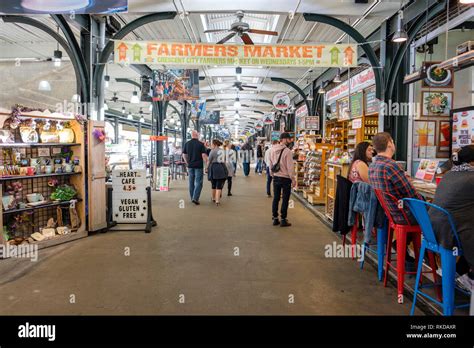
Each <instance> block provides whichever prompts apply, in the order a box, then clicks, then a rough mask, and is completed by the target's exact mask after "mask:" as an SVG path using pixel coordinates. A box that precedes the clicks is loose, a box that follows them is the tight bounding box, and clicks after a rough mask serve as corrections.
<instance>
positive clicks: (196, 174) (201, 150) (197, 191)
mask: <svg viewBox="0 0 474 348" xmlns="http://www.w3.org/2000/svg"><path fill="white" fill-rule="evenodd" d="M191 138H192V139H191V140H190V141H188V142H187V143H186V144H185V145H184V149H183V157H184V161H185V162H186V165H187V167H188V173H189V195H190V196H191V201H192V202H193V203H194V204H196V205H199V197H200V196H201V190H202V180H203V171H204V162H206V165H207V154H206V147H205V146H204V144H203V143H202V142H200V141H199V133H198V132H197V131H195V130H193V131H192V133H191Z"/></svg>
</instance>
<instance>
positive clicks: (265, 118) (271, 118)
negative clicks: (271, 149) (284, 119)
mask: <svg viewBox="0 0 474 348" xmlns="http://www.w3.org/2000/svg"><path fill="white" fill-rule="evenodd" d="M273 122H275V120H274V116H273V114H267V115H265V116H263V123H264V124H273Z"/></svg>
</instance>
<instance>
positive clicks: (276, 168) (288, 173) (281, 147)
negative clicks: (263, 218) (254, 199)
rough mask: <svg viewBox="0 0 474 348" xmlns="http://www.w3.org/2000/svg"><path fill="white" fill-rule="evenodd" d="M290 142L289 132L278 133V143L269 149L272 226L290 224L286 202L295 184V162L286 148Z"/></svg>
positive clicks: (286, 225)
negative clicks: (279, 207) (271, 178)
mask: <svg viewBox="0 0 474 348" xmlns="http://www.w3.org/2000/svg"><path fill="white" fill-rule="evenodd" d="M291 143H292V138H291V135H290V134H289V133H282V134H281V135H280V143H279V144H276V145H273V146H272V148H271V150H270V151H271V152H270V156H269V163H268V167H269V168H270V175H271V176H272V177H273V204H272V217H273V226H277V225H280V226H281V227H288V226H291V224H290V223H289V222H288V220H287V215H288V203H289V201H290V195H291V187H292V186H295V184H296V179H295V162H294V160H293V154H292V152H291V150H290V149H289V148H288V146H289V145H290V144H291ZM280 198H281V200H282V202H281V210H280V217H281V221H280V220H279V219H278V206H279V204H280Z"/></svg>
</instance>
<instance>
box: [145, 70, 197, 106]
mask: <svg viewBox="0 0 474 348" xmlns="http://www.w3.org/2000/svg"><path fill="white" fill-rule="evenodd" d="M151 94H152V96H151V97H152V100H153V101H169V100H180V101H183V100H197V99H199V70H198V69H170V70H168V71H167V72H166V73H162V72H159V71H157V70H154V71H153V82H152V90H151Z"/></svg>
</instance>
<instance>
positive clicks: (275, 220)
mask: <svg viewBox="0 0 474 348" xmlns="http://www.w3.org/2000/svg"><path fill="white" fill-rule="evenodd" d="M279 224H280V220H278V218H273V226H278V225H279Z"/></svg>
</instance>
